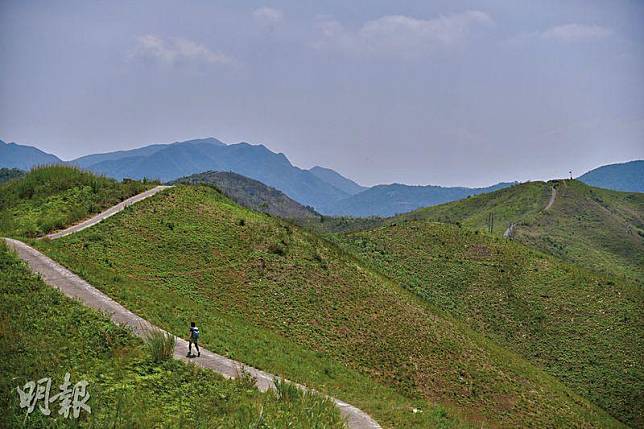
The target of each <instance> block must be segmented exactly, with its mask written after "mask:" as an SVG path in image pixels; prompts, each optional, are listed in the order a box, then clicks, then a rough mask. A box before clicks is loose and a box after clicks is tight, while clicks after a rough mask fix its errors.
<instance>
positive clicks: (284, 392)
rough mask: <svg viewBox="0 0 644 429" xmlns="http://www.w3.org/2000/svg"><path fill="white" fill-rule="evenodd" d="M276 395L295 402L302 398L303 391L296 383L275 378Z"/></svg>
mask: <svg viewBox="0 0 644 429" xmlns="http://www.w3.org/2000/svg"><path fill="white" fill-rule="evenodd" d="M275 395H276V396H277V399H279V400H280V401H284V402H293V401H298V400H300V399H301V398H302V396H303V392H302V391H300V389H299V388H298V387H297V386H296V385H294V384H292V383H289V382H288V381H285V380H283V379H281V378H275Z"/></svg>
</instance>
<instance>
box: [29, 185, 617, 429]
mask: <svg viewBox="0 0 644 429" xmlns="http://www.w3.org/2000/svg"><path fill="white" fill-rule="evenodd" d="M240 219H244V221H245V222H244V223H243V224H242V223H241V222H239V221H240ZM38 247H40V248H41V249H43V250H44V251H46V252H47V253H48V254H49V255H50V256H52V257H53V258H54V259H55V260H57V261H59V262H61V263H63V264H65V265H66V266H68V267H70V268H71V269H72V270H74V271H76V272H77V273H79V274H80V275H82V276H83V277H84V278H86V279H87V280H89V281H90V282H91V283H92V284H94V285H95V286H97V287H99V288H100V289H102V290H103V291H105V292H106V293H108V294H109V295H111V296H113V297H114V298H115V299H117V300H118V301H120V302H122V303H123V304H124V305H126V306H127V307H128V308H130V309H132V310H133V311H136V312H137V313H139V314H140V315H142V316H144V317H146V318H148V319H149V320H152V321H153V322H155V323H157V324H159V325H161V326H162V327H164V328H166V329H168V330H171V331H173V332H175V333H182V332H183V331H184V330H185V326H187V324H188V322H189V321H190V320H192V319H196V320H198V321H199V323H200V326H201V327H202V330H203V342H204V344H205V345H206V346H208V347H209V348H211V349H212V350H215V351H218V352H220V353H224V354H227V355H229V356H232V357H234V358H238V359H240V360H242V361H244V362H247V363H249V364H252V365H255V366H257V367H260V368H264V369H267V370H269V371H271V372H274V373H282V374H284V375H286V376H287V377H288V378H290V379H293V380H295V381H298V382H302V383H304V384H307V385H309V386H312V387H315V388H317V389H320V390H322V391H325V392H329V393H331V394H333V395H335V396H337V397H340V398H342V399H344V400H346V401H349V402H351V403H353V404H354V405H356V406H358V407H360V408H362V409H364V410H366V411H367V412H369V413H370V414H372V415H373V416H374V417H375V418H376V419H377V420H379V421H380V422H381V423H383V424H385V425H386V426H395V427H432V426H450V425H454V424H459V423H458V420H454V416H453V415H452V413H451V412H450V413H449V415H448V414H446V413H445V411H444V410H443V409H441V408H440V407H435V406H432V405H430V403H432V402H437V403H441V404H446V406H447V407H448V409H458V410H459V411H460V413H462V414H464V415H466V416H467V418H469V419H471V420H472V421H475V422H478V423H481V422H483V423H487V424H491V425H494V426H514V427H516V426H522V425H525V424H529V425H534V426H606V427H608V426H615V425H617V422H616V421H614V420H612V419H611V418H610V417H608V416H607V415H606V414H604V413H603V411H601V410H599V409H597V408H595V407H594V406H592V405H590V404H589V403H588V402H586V401H585V400H583V399H581V398H579V397H578V396H576V395H575V394H573V393H572V392H571V391H569V390H568V389H566V388H564V387H563V385H561V383H559V382H558V381H556V380H555V379H554V378H552V377H549V376H547V375H546V374H544V373H543V372H541V371H539V370H537V369H535V368H534V367H533V366H531V365H530V364H528V363H527V362H526V361H524V360H522V359H520V358H518V357H517V356H516V355H514V354H512V353H508V352H506V351H504V350H502V349H500V348H498V347H496V346H495V345H494V344H492V343H491V342H489V341H488V340H486V339H484V338H482V337H479V336H478V335H476V334H474V333H473V332H471V331H470V330H469V329H466V328H465V327H463V326H462V325H461V324H460V323H458V322H454V321H451V320H450V319H447V318H444V317H441V316H439V315H437V314H436V313H435V312H434V310H433V309H432V308H431V307H430V306H428V305H427V304H426V303H425V302H424V301H422V300H420V299H418V298H417V297H415V296H414V295H413V294H410V293H408V292H406V291H404V290H403V289H401V288H399V287H398V286H397V285H395V284H393V283H391V282H389V281H387V280H385V279H384V278H383V277H382V276H380V275H377V274H374V273H373V272H371V271H369V270H368V269H365V268H364V267H363V266H361V265H360V264H358V263H357V262H356V261H355V260H353V259H352V258H350V257H347V255H345V254H343V253H342V252H340V251H339V249H337V248H336V247H335V246H333V245H330V244H329V243H328V242H327V241H325V240H322V239H319V238H317V237H315V236H314V235H312V234H310V233H307V232H305V231H303V230H301V229H299V228H297V227H294V226H292V225H289V224H287V223H284V222H280V221H278V220H276V219H273V218H270V217H268V216H266V215H262V214H259V213H255V212H251V211H249V210H246V209H243V208H241V207H239V206H237V205H235V204H233V203H232V202H230V200H228V199H227V198H225V197H223V196H222V195H221V194H218V193H217V192H216V191H214V190H212V189H209V188H204V187H177V188H174V189H172V190H170V191H168V192H166V193H163V194H160V195H157V196H155V197H154V198H151V199H149V200H146V201H143V202H141V203H139V204H137V205H135V206H132V207H130V208H128V209H127V210H126V211H124V212H122V213H121V214H119V215H116V216H114V217H112V218H110V219H108V220H107V221H105V222H103V223H101V224H99V225H97V226H95V227H93V228H91V229H88V230H85V231H82V232H80V233H78V234H75V235H72V236H69V237H66V238H63V239H61V240H57V241H54V242H39V243H38ZM412 407H418V408H421V409H423V410H424V412H423V413H416V414H414V413H412V412H411V408H412Z"/></svg>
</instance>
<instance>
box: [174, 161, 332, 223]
mask: <svg viewBox="0 0 644 429" xmlns="http://www.w3.org/2000/svg"><path fill="white" fill-rule="evenodd" d="M172 183H190V184H195V185H196V184H201V185H209V186H213V187H214V188H216V189H218V190H219V191H221V192H222V193H223V194H224V195H226V196H227V197H228V198H230V199H231V200H233V201H235V202H236V203H237V204H239V205H241V206H244V207H246V208H249V209H251V210H257V211H259V212H263V213H268V214H270V215H272V216H278V217H281V218H283V219H291V220H297V221H299V222H304V221H309V222H313V223H317V222H318V221H319V220H320V215H319V214H318V213H316V212H315V210H313V209H312V208H311V207H305V206H303V205H301V204H300V203H298V202H296V201H294V200H292V199H290V198H289V197H287V196H286V194H284V193H283V192H282V191H278V190H277V189H275V188H271V187H270V186H266V185H264V184H263V183H262V182H258V181H257V180H253V179H249V178H248V177H244V176H242V175H240V174H237V173H233V172H230V171H228V172H223V171H207V172H205V173H198V174H193V175H191V176H187V177H182V178H180V179H177V180H175V181H173V182H172Z"/></svg>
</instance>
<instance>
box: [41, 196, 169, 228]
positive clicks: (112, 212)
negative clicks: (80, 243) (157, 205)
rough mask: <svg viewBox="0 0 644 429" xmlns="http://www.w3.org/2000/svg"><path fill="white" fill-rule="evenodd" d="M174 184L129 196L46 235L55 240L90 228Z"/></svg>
mask: <svg viewBox="0 0 644 429" xmlns="http://www.w3.org/2000/svg"><path fill="white" fill-rule="evenodd" d="M171 187H172V186H156V187H154V188H152V189H149V190H147V191H145V192H142V193H140V194H137V195H135V196H133V197H130V198H128V199H127V200H124V201H121V202H120V203H118V204H117V205H115V206H112V207H110V208H109V209H107V210H105V211H103V212H101V213H99V214H97V215H96V216H94V217H92V218H89V219H87V220H86V221H83V222H81V223H78V224H76V225H72V226H70V227H69V228H66V229H63V230H62V231H58V232H54V233H51V234H47V235H46V237H47V238H49V239H50V240H54V239H56V238H61V237H64V236H66V235H69V234H73V233H75V232H78V231H82V230H84V229H85V228H89V227H90V226H93V225H96V224H97V223H99V222H100V221H102V220H105V219H107V218H108V217H110V216H114V215H115V214H116V213H118V212H120V211H123V210H124V209H125V208H126V207H128V206H130V205H132V204H134V203H137V202H139V201H141V200H144V199H146V198H149V197H151V196H152V195H154V194H157V193H159V192H161V191H163V190H165V189H168V188H171Z"/></svg>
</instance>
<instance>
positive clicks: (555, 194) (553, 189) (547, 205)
mask: <svg viewBox="0 0 644 429" xmlns="http://www.w3.org/2000/svg"><path fill="white" fill-rule="evenodd" d="M556 199H557V189H556V188H555V187H554V186H553V187H552V194H550V200H548V204H546V207H545V208H544V209H543V211H548V210H550V207H552V205H553V204H554V203H555V200H556Z"/></svg>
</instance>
